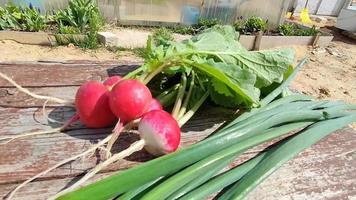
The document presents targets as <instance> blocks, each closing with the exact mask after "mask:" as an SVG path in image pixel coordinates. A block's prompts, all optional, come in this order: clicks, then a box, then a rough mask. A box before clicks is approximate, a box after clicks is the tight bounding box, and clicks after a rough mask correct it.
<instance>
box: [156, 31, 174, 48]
mask: <svg viewBox="0 0 356 200" xmlns="http://www.w3.org/2000/svg"><path fill="white" fill-rule="evenodd" d="M152 39H153V42H154V43H155V45H157V46H160V45H163V46H166V45H168V43H169V42H170V41H173V40H174V37H173V32H172V31H171V30H169V29H167V28H164V27H163V28H159V29H156V30H155V31H154V32H153V35H152Z"/></svg>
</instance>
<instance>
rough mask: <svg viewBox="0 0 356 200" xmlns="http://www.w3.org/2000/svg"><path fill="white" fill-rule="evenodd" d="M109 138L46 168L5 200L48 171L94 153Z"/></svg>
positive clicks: (108, 138)
mask: <svg viewBox="0 0 356 200" xmlns="http://www.w3.org/2000/svg"><path fill="white" fill-rule="evenodd" d="M110 138H111V135H109V136H108V137H106V138H105V139H103V140H102V141H100V142H99V143H97V144H96V145H94V146H93V147H91V148H90V149H88V150H86V151H84V152H83V153H80V154H78V155H76V156H73V157H70V158H68V159H65V160H63V161H61V162H59V163H57V164H56V165H54V166H53V167H51V168H48V169H47V170H45V171H43V172H41V173H39V174H37V175H35V176H33V177H31V178H29V179H27V180H26V181H25V182H23V183H21V184H20V185H19V186H17V187H16V188H15V189H14V190H13V191H12V192H11V193H10V194H9V196H8V198H7V199H8V200H10V199H12V198H13V197H14V195H15V193H16V192H17V191H18V190H19V189H21V188H22V187H24V186H25V185H26V184H28V183H30V182H31V181H33V180H35V179H37V178H39V177H41V176H43V175H45V174H47V173H48V172H50V171H52V170H54V169H56V168H58V167H60V166H62V165H64V164H66V163H68V162H71V161H74V160H76V159H78V158H80V157H84V156H85V155H87V154H89V153H91V152H93V151H95V150H96V149H98V148H99V147H100V146H102V145H104V144H105V143H107V142H108V141H109V140H110Z"/></svg>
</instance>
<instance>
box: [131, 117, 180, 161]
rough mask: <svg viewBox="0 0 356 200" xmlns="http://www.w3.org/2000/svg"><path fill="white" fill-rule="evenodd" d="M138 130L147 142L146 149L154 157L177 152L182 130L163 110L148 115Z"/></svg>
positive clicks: (142, 120)
mask: <svg viewBox="0 0 356 200" xmlns="http://www.w3.org/2000/svg"><path fill="white" fill-rule="evenodd" d="M138 130H139V132H140V134H141V135H142V136H141V137H142V138H143V140H144V141H145V144H146V145H145V149H146V150H147V151H148V152H149V153H151V154H153V155H157V156H158V155H163V154H167V153H171V152H173V151H175V150H176V149H177V148H178V146H179V143H180V128H179V125H178V123H177V121H176V120H175V119H174V118H173V117H172V116H171V115H170V114H169V113H167V112H165V111H163V110H153V111H151V112H148V113H146V114H145V115H144V116H143V117H142V119H141V121H140V123H139V127H138Z"/></svg>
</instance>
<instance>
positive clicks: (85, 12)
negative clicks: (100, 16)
mask: <svg viewBox="0 0 356 200" xmlns="http://www.w3.org/2000/svg"><path fill="white" fill-rule="evenodd" d="M98 12H99V9H98V7H97V5H96V3H95V2H94V1H93V0H70V1H69V2H68V8H66V9H64V10H59V11H58V12H57V13H56V17H55V20H56V21H57V24H59V25H64V26H73V27H76V28H78V29H79V30H80V31H81V32H82V33H83V32H85V31H86V30H87V29H88V26H89V20H90V18H91V17H92V15H93V14H96V13H98Z"/></svg>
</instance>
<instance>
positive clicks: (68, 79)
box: [0, 62, 139, 87]
mask: <svg viewBox="0 0 356 200" xmlns="http://www.w3.org/2000/svg"><path fill="white" fill-rule="evenodd" d="M138 64H139V63H125V62H121V63H117V64H107V63H103V64H87V63H86V64H76V63H74V64H70V63H68V64H62V63H25V64H20V65H14V64H0V72H2V73H4V74H6V75H8V76H9V77H12V78H13V79H14V80H15V81H16V82H17V83H18V84H20V85H21V86H23V87H43V86H56V87H59V86H79V85H81V84H82V83H83V82H85V81H87V80H103V79H104V78H106V77H107V76H110V75H115V74H119V75H124V74H126V73H128V72H130V71H132V70H133V69H135V68H136V67H137V65H138ZM34 77H36V78H34ZM0 87H12V85H11V84H9V83H8V82H7V81H6V80H3V79H0Z"/></svg>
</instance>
